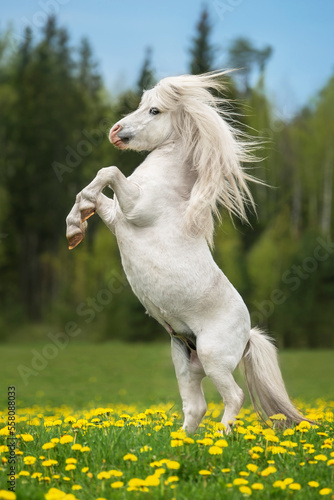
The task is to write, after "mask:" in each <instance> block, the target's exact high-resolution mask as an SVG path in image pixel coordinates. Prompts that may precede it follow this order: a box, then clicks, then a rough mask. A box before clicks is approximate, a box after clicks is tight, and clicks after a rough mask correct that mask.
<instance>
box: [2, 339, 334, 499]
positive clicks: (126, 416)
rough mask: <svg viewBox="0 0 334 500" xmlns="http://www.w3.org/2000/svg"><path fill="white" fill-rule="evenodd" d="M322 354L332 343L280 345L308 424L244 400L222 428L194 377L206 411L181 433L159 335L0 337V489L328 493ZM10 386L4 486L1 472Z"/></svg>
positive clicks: (329, 447) (332, 397) (325, 356)
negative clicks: (4, 341)
mask: <svg viewBox="0 0 334 500" xmlns="http://www.w3.org/2000/svg"><path fill="white" fill-rule="evenodd" d="M333 361H334V353H333V351H287V352H282V353H281V354H280V364H281V368H282V372H283V376H284V379H285V381H286V385H287V388H288V391H289V393H290V394H291V396H292V398H294V399H296V400H297V404H298V405H299V406H301V407H302V409H303V411H304V412H306V413H307V414H309V415H310V416H311V417H312V418H317V419H318V420H317V422H318V425H317V426H315V427H310V426H308V425H306V426H304V425H300V426H297V427H295V428H294V429H292V430H291V429H286V428H285V427H283V429H281V430H278V429H271V428H269V429H268V428H266V427H265V426H264V425H262V424H260V423H259V422H258V421H257V419H256V417H255V415H254V413H253V412H252V411H251V409H250V408H248V407H247V406H246V407H245V409H244V410H243V411H242V412H241V414H240V418H239V420H238V423H237V425H236V426H235V427H234V430H233V432H232V433H231V434H229V435H227V436H226V435H222V434H221V433H220V428H219V420H220V418H221V413H222V411H223V406H222V404H221V402H220V398H219V396H218V395H217V393H216V391H215V389H214V387H213V386H212V385H211V384H210V383H209V381H205V393H206V396H207V400H208V401H211V403H210V404H209V411H208V413H207V415H206V418H205V421H204V422H203V424H202V426H201V427H200V429H199V431H198V433H197V434H195V435H194V436H186V435H185V434H183V433H182V432H180V431H179V429H180V426H181V424H182V415H181V403H180V399H179V395H178V390H177V383H176V380H175V375H174V369H173V365H172V362H171V359H170V352H169V345H168V344H164V343H161V344H160V343H154V344H132V345H131V344H123V343H116V342H112V343H106V344H100V345H97V344H94V345H88V344H86V345H84V344H70V345H68V346H66V347H65V348H64V349H60V348H59V349H58V350H57V351H56V350H55V349H52V348H51V347H49V348H48V349H45V345H43V344H34V345H20V346H16V345H11V344H8V345H2V346H1V363H0V381H1V387H0V399H1V401H0V408H1V409H2V411H0V454H1V456H2V467H1V470H0V499H7V500H10V499H11V498H13V499H14V498H17V499H18V500H58V499H62V500H75V499H77V500H96V499H100V500H102V499H103V500H104V499H106V500H111V499H116V500H117V499H127V498H130V499H132V498H133V499H137V498H139V499H141V498H145V499H152V500H153V499H154V500H160V499H161V500H162V499H168V500H172V499H176V500H190V499H191V500H193V499H194V500H202V499H203V498H205V499H208V500H211V499H225V498H228V499H232V500H233V499H236V500H237V499H241V498H244V497H247V496H252V497H254V498H257V499H259V500H267V499H268V498H270V499H272V498H273V499H276V498H277V499H286V498H290V497H293V498H295V499H296V500H304V499H305V500H313V499H314V498H322V497H323V496H324V497H325V498H334V493H333V491H334V489H333V491H332V484H333V483H334V473H333V472H334V467H333V466H334V440H333V438H334V433H333V430H334V429H333V411H334V384H333V380H334V363H333ZM9 386H15V391H16V412H17V421H16V428H15V435H16V436H17V437H18V439H17V441H16V459H15V462H16V464H15V467H16V468H15V473H16V489H15V494H14V496H10V495H11V492H9V491H8V490H7V487H8V485H7V483H6V481H7V478H6V475H7V473H8V471H9V470H10V469H9V468H10V464H9V462H8V460H10V457H11V455H10V449H8V448H7V447H6V446H7V444H9V443H10V441H7V438H8V435H7V434H8V427H7V390H8V387H9ZM277 418H278V419H280V418H282V417H280V416H278V417H277ZM278 421H279V422H281V421H280V420H278ZM283 423H284V422H283ZM9 437H10V436H9Z"/></svg>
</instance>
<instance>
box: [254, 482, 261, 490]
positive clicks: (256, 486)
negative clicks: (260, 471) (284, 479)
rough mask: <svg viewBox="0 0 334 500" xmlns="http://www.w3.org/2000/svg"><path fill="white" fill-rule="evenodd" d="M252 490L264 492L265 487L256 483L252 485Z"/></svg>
mask: <svg viewBox="0 0 334 500" xmlns="http://www.w3.org/2000/svg"><path fill="white" fill-rule="evenodd" d="M251 488H252V489H253V490H263V488H264V486H263V484H262V483H254V484H252V486H251Z"/></svg>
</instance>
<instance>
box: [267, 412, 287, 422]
mask: <svg viewBox="0 0 334 500" xmlns="http://www.w3.org/2000/svg"><path fill="white" fill-rule="evenodd" d="M269 418H270V420H280V421H283V420H286V416H285V415H283V413H276V414H275V415H271V417H269Z"/></svg>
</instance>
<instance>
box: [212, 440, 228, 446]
mask: <svg viewBox="0 0 334 500" xmlns="http://www.w3.org/2000/svg"><path fill="white" fill-rule="evenodd" d="M214 445H215V446H219V448H227V446H228V442H227V441H226V440H225V439H218V441H216V442H215V444H214Z"/></svg>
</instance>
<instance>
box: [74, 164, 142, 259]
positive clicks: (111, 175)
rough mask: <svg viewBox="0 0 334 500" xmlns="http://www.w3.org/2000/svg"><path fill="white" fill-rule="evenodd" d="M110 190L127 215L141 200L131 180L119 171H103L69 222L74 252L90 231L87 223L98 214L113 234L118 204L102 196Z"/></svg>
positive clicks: (82, 195) (77, 203) (80, 197)
mask: <svg viewBox="0 0 334 500" xmlns="http://www.w3.org/2000/svg"><path fill="white" fill-rule="evenodd" d="M106 186H109V187H110V188H111V189H112V190H113V191H114V193H115V194H116V196H117V200H118V202H119V206H120V208H121V210H122V212H123V213H124V214H125V215H126V214H127V213H130V212H131V210H132V209H133V208H134V207H135V205H136V203H137V201H138V199H139V197H140V188H139V186H138V185H137V184H135V183H134V182H132V181H130V180H128V179H127V178H126V177H125V176H124V175H123V174H122V172H121V171H120V170H119V169H118V168H117V167H106V168H102V169H101V170H99V172H98V173H97V175H96V177H95V179H94V180H93V181H92V182H91V183H90V184H88V186H87V187H85V188H84V189H83V190H82V191H81V192H80V193H79V194H78V195H77V197H76V201H75V204H74V206H73V208H72V210H71V212H70V213H69V215H68V217H67V219H66V223H67V230H66V237H67V239H68V241H69V248H70V250H71V249H72V248H75V247H76V246H77V245H78V244H79V243H80V242H81V241H82V240H83V238H84V235H85V230H86V227H87V223H86V222H85V221H86V220H87V219H88V218H89V217H91V216H92V215H93V214H94V213H95V212H97V213H98V214H99V216H100V217H101V219H102V220H103V222H104V223H105V224H106V225H107V226H108V227H109V229H111V230H113V226H114V218H115V202H114V200H112V199H110V198H108V197H107V196H105V195H104V194H103V193H102V191H103V189H104V188H105V187H106Z"/></svg>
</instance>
